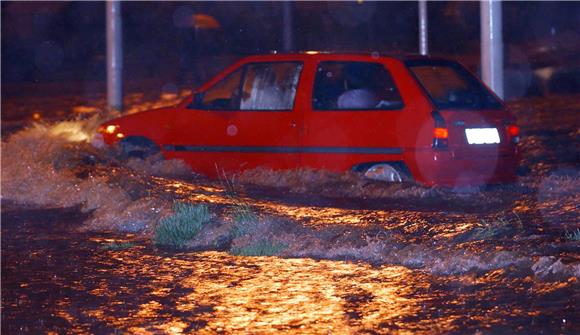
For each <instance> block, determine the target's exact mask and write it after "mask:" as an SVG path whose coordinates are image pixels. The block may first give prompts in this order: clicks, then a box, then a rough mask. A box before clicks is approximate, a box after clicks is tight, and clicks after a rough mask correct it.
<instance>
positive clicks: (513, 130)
mask: <svg viewBox="0 0 580 335" xmlns="http://www.w3.org/2000/svg"><path fill="white" fill-rule="evenodd" d="M506 131H507V133H508V135H509V136H510V138H511V139H512V141H513V142H514V143H518V142H519V141H520V127H518V126H516V125H515V124H508V125H507V126H506Z"/></svg>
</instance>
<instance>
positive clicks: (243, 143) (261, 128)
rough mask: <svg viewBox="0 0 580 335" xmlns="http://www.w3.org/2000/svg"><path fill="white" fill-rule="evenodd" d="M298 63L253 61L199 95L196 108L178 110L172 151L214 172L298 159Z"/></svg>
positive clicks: (202, 169)
mask: <svg viewBox="0 0 580 335" xmlns="http://www.w3.org/2000/svg"><path fill="white" fill-rule="evenodd" d="M301 70H302V64H301V63H298V62H254V63H247V64H243V65H241V66H239V67H238V68H236V69H234V70H233V71H232V72H231V73H230V74H229V75H227V76H225V77H224V78H223V79H222V80H220V81H218V82H217V83H216V84H215V85H213V86H211V87H210V88H208V89H207V90H205V91H204V92H201V93H200V94H199V95H198V99H199V100H198V101H197V103H194V104H193V107H194V109H183V110H180V111H179V112H178V116H177V118H176V123H175V134H174V136H173V137H172V138H173V142H174V143H173V145H172V146H167V148H168V149H172V150H171V151H172V152H171V155H168V156H171V157H173V158H180V159H183V160H185V161H186V162H187V163H189V164H190V165H191V166H192V167H194V169H195V170H197V171H200V172H202V173H204V174H206V175H210V176H215V175H216V174H217V172H218V171H219V172H220V173H221V172H222V171H226V172H237V171H241V170H245V169H250V168H255V167H259V166H263V167H267V168H273V169H281V168H285V169H287V168H294V167H296V166H297V164H298V124H299V122H300V120H299V117H298V114H297V113H296V112H295V111H294V101H295V97H296V91H297V87H298V84H299V79H300V73H301Z"/></svg>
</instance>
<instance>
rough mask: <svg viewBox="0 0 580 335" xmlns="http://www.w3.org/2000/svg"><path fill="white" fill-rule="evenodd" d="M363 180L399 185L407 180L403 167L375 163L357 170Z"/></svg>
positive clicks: (394, 164)
mask: <svg viewBox="0 0 580 335" xmlns="http://www.w3.org/2000/svg"><path fill="white" fill-rule="evenodd" d="M358 170H359V171H360V172H361V173H362V174H363V176H364V177H365V178H368V179H372V180H380V181H386V182H390V183H401V182H403V181H406V180H409V179H410V178H409V175H408V173H406V171H405V169H404V166H399V164H397V163H376V164H368V165H365V166H361V167H359V169H358Z"/></svg>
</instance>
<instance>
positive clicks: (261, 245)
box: [230, 240, 288, 256]
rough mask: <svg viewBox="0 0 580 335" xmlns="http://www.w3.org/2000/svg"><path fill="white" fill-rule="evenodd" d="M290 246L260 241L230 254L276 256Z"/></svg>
mask: <svg viewBox="0 0 580 335" xmlns="http://www.w3.org/2000/svg"><path fill="white" fill-rule="evenodd" d="M287 248H288V245H286V244H284V243H278V242H273V241H268V240H259V241H257V242H255V243H253V244H250V245H247V246H243V247H236V248H232V249H231V250H230V253H231V254H233V255H236V256H275V255H278V254H279V253H280V252H282V251H284V250H286V249H287Z"/></svg>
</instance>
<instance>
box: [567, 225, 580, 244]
mask: <svg viewBox="0 0 580 335" xmlns="http://www.w3.org/2000/svg"><path fill="white" fill-rule="evenodd" d="M564 237H565V238H566V241H570V242H576V241H580V228H576V230H572V232H569V231H568V230H566V232H565V233H564Z"/></svg>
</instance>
